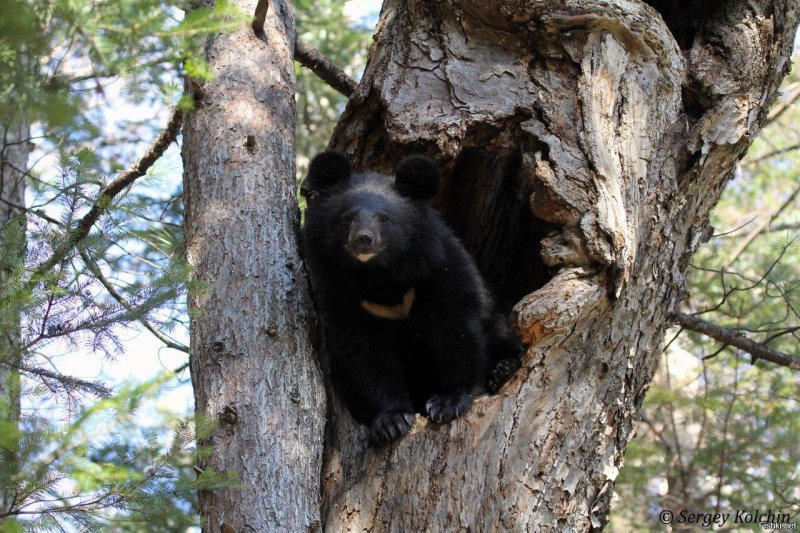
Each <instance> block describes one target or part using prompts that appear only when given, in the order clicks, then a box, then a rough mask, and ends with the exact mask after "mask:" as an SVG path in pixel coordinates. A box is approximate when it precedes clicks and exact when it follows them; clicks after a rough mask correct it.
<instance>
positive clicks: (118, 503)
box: [0, 374, 236, 531]
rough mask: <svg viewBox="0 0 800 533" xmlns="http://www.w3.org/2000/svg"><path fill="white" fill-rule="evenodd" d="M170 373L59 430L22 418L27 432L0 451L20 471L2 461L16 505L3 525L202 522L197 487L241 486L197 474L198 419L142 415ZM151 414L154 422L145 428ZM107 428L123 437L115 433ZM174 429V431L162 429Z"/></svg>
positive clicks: (181, 527)
mask: <svg viewBox="0 0 800 533" xmlns="http://www.w3.org/2000/svg"><path fill="white" fill-rule="evenodd" d="M172 377H173V376H171V375H169V374H164V375H162V376H160V377H159V378H157V379H155V380H152V381H149V382H146V383H142V384H138V385H134V386H124V387H122V388H121V390H120V391H119V392H118V393H116V394H114V395H113V396H110V397H108V398H106V399H103V400H101V401H99V402H97V403H95V404H94V405H92V406H91V407H88V408H85V409H81V410H80V411H79V412H78V413H77V414H76V416H75V418H74V420H73V421H71V422H70V423H68V424H66V425H63V426H60V427H56V426H54V425H53V424H51V423H50V422H49V421H47V420H44V419H41V418H37V417H26V418H24V419H23V423H22V430H21V431H19V430H18V431H16V433H13V434H14V435H16V439H14V438H4V439H3V440H2V441H0V447H2V448H5V449H6V450H14V451H15V453H16V455H17V459H16V464H15V465H10V464H8V463H5V464H2V465H0V481H2V485H0V489H1V490H4V491H6V493H8V494H10V495H11V498H12V501H13V502H14V505H13V506H12V510H11V511H9V512H3V513H0V519H2V518H6V519H7V520H8V521H7V522H5V523H3V526H4V527H5V528H10V530H12V531H13V530H14V527H16V526H21V527H24V528H25V529H30V530H38V529H62V528H65V527H67V526H68V525H71V526H74V527H78V528H81V529H85V530H100V529H105V528H109V527H113V529H114V530H115V531H142V530H153V528H156V529H159V530H164V531H185V529H186V528H187V527H190V526H193V525H197V518H196V516H195V513H194V507H195V505H196V491H197V490H214V489H215V488H217V487H220V486H235V483H236V479H235V477H233V476H232V475H230V474H227V475H222V474H219V473H215V472H213V471H211V470H210V469H206V470H205V471H203V473H202V475H200V476H197V475H196V474H195V472H194V463H195V460H196V459H195V457H196V455H197V454H196V453H195V450H194V442H195V440H196V437H197V436H196V435H195V432H194V426H195V424H194V421H192V420H190V419H188V418H180V419H177V420H173V418H174V417H173V415H172V414H169V413H152V412H151V413H141V412H140V411H141V410H142V407H141V406H142V404H143V403H145V401H146V400H148V399H153V398H156V397H157V396H158V395H159V394H161V393H162V392H163V389H164V387H165V386H166V384H167V382H168V381H169V380H170V379H171V378H172ZM145 416H147V417H149V418H152V424H151V425H144V424H142V418H143V417H145ZM109 424H113V425H114V427H115V428H117V430H118V432H119V433H118V435H120V436H119V437H114V436H111V435H110V434H109V432H108V431H107V430H106V428H107V427H108V426H109ZM170 425H171V426H172V427H173V430H172V431H171V433H169V434H168V432H167V430H166V429H164V428H167V427H169V426H170ZM207 425H208V424H207V423H206V424H200V425H199V426H198V427H203V426H207ZM15 440H16V441H17V442H14V441H15ZM164 443H166V444H164Z"/></svg>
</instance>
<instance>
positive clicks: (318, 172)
mask: <svg viewBox="0 0 800 533" xmlns="http://www.w3.org/2000/svg"><path fill="white" fill-rule="evenodd" d="M351 173H352V171H351V169H350V161H349V160H348V159H347V158H346V157H345V156H344V155H342V154H340V153H338V152H322V153H319V154H317V155H316V156H314V159H312V160H311V164H310V165H308V175H306V179H304V180H303V185H302V186H301V187H300V194H301V195H303V197H304V198H307V199H312V198H313V197H314V196H317V195H319V194H324V193H325V192H327V191H328V190H329V189H331V188H333V187H335V186H336V185H339V184H341V183H344V182H346V181H348V180H349V179H350V175H351Z"/></svg>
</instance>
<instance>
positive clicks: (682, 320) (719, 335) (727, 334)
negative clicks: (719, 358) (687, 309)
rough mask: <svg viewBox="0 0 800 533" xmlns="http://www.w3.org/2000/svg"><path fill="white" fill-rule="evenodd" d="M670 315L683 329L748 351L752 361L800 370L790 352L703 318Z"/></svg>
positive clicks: (796, 359) (676, 314) (682, 314)
mask: <svg viewBox="0 0 800 533" xmlns="http://www.w3.org/2000/svg"><path fill="white" fill-rule="evenodd" d="M672 317H673V319H674V320H675V323H676V324H678V325H680V326H681V327H683V328H685V329H689V330H692V331H696V332H698V333H702V334H703V335H705V336H707V337H711V338H712V339H715V340H718V341H720V342H724V343H725V344H729V345H730V346H735V347H736V348H739V349H740V350H742V351H745V352H747V353H749V354H750V355H752V356H753V359H754V361H755V359H763V360H765V361H769V362H770V363H775V364H776V365H781V366H785V367H787V368H791V369H792V370H800V359H798V358H797V357H795V356H793V355H791V354H787V353H783V352H779V351H777V350H773V349H772V348H770V347H769V346H767V345H766V344H763V343H760V342H756V341H754V340H752V339H749V338H747V337H745V336H744V335H741V334H740V333H739V332H737V331H733V330H731V329H728V328H724V327H722V326H718V325H716V324H712V323H710V322H706V321H705V320H701V319H699V318H697V317H694V316H691V315H687V314H685V313H677V312H676V313H673V314H672Z"/></svg>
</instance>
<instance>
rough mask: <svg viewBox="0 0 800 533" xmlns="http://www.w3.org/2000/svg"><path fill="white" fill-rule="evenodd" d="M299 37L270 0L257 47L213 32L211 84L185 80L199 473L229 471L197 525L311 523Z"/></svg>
mask: <svg viewBox="0 0 800 533" xmlns="http://www.w3.org/2000/svg"><path fill="white" fill-rule="evenodd" d="M234 4H236V5H237V6H238V7H240V8H241V9H242V10H243V11H244V12H246V13H254V12H255V7H256V2H255V1H252V2H251V1H248V0H239V1H236V2H234ZM294 34H295V29H294V17H293V14H292V12H291V9H290V7H289V6H288V5H287V4H286V2H284V1H278V0H273V1H272V2H270V8H269V12H268V13H267V18H266V23H265V27H264V35H263V37H264V38H265V39H266V42H264V41H262V40H260V39H259V38H257V37H256V35H255V33H254V32H253V31H252V30H249V28H248V29H247V30H244V29H243V30H241V31H238V32H235V33H229V34H224V35H218V36H215V37H213V38H212V39H210V40H209V41H208V42H207V44H206V59H207V60H208V62H209V63H210V65H211V67H212V68H213V71H214V74H215V78H214V79H213V80H212V81H210V82H207V83H205V84H203V85H201V86H200V85H198V84H195V83H192V82H190V83H189V88H190V91H191V93H192V95H193V97H194V100H195V105H196V108H195V110H194V111H193V112H192V113H190V114H189V115H188V118H187V121H186V125H185V128H184V138H183V161H184V168H185V170H184V188H185V203H186V221H185V230H186V249H187V255H188V260H189V263H190V264H191V265H192V267H193V272H194V276H195V278H196V279H197V280H198V281H200V282H202V283H203V284H205V287H204V288H201V289H199V290H198V291H195V292H193V293H192V294H191V295H190V309H191V353H192V356H191V375H192V382H193V385H194V394H195V407H196V412H197V414H198V415H199V416H200V417H203V418H205V419H206V420H216V421H217V422H218V425H217V426H216V428H214V429H213V431H212V432H211V434H210V435H208V436H207V437H205V438H203V439H202V440H201V442H200V444H201V445H203V446H209V447H210V449H211V450H212V451H211V453H210V455H209V456H208V457H206V458H204V459H203V460H202V461H201V463H200V464H199V467H200V469H202V470H203V471H209V470H210V469H213V470H215V471H217V472H235V473H236V475H237V477H238V482H237V485H236V486H234V487H229V488H227V489H224V490H217V491H213V492H211V491H201V493H200V514H201V516H202V517H203V520H204V525H203V529H204V530H205V531H214V532H218V531H224V532H229V531H257V532H262V531H304V530H306V529H307V528H309V527H316V526H315V524H317V525H318V524H319V493H320V488H319V487H320V483H319V477H320V465H321V457H322V445H323V440H322V437H323V431H324V416H325V391H324V387H323V384H322V376H321V373H320V371H319V367H318V365H317V363H316V360H315V356H314V352H315V350H314V345H313V342H312V340H313V339H312V337H311V334H312V333H313V332H314V331H315V326H314V321H313V319H314V316H313V308H312V306H311V302H310V298H309V292H308V287H307V282H306V277H305V274H304V271H303V268H302V263H301V259H300V256H299V255H298V243H297V239H296V234H297V230H298V225H299V217H298V211H297V204H296V200H295V178H294V175H295V144H294V120H295V108H294V62H293V52H294ZM201 457H203V455H201Z"/></svg>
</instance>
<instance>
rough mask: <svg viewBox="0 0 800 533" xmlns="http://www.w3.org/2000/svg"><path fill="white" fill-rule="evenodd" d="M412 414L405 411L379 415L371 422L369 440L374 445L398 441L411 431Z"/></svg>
mask: <svg viewBox="0 0 800 533" xmlns="http://www.w3.org/2000/svg"><path fill="white" fill-rule="evenodd" d="M413 422H414V413H411V412H406V411H388V412H385V413H381V414H379V415H378V416H376V417H375V420H373V421H372V425H371V427H370V432H369V440H370V441H371V442H372V443H374V444H389V443H391V442H394V441H396V440H400V438H401V437H403V436H404V435H405V434H406V433H408V432H409V431H410V430H411V424H412V423H413Z"/></svg>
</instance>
